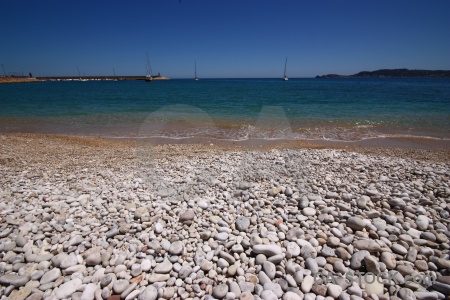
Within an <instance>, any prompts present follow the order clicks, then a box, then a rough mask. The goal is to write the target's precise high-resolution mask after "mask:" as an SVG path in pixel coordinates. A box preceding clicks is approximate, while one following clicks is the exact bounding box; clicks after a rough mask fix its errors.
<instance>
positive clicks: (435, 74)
mask: <svg viewBox="0 0 450 300" xmlns="http://www.w3.org/2000/svg"><path fill="white" fill-rule="evenodd" d="M366 77H427V78H450V71H445V70H408V69H381V70H377V71H372V72H370V71H362V72H359V73H357V74H353V75H337V74H328V75H322V76H319V75H317V76H316V78H366Z"/></svg>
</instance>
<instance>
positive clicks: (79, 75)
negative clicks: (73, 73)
mask: <svg viewBox="0 0 450 300" xmlns="http://www.w3.org/2000/svg"><path fill="white" fill-rule="evenodd" d="M77 71H78V77H79V78H80V79H79V81H88V80H87V79H86V78H84V79H82V78H81V74H80V69H79V68H78V65H77ZM85 77H86V76H85Z"/></svg>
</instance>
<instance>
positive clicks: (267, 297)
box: [261, 290, 278, 300]
mask: <svg viewBox="0 0 450 300" xmlns="http://www.w3.org/2000/svg"><path fill="white" fill-rule="evenodd" d="M261 299H263V300H278V297H277V295H275V293H274V292H272V291H270V290H264V291H263V292H262V293H261Z"/></svg>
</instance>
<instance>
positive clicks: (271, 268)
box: [263, 261, 277, 279]
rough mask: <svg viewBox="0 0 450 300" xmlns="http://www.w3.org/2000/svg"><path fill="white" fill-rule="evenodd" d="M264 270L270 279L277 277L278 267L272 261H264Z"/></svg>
mask: <svg viewBox="0 0 450 300" xmlns="http://www.w3.org/2000/svg"><path fill="white" fill-rule="evenodd" d="M263 270H264V272H265V273H266V275H267V276H268V277H269V278H270V279H274V278H275V274H276V272H277V269H276V267H275V265H274V264H273V263H271V262H270V261H265V262H264V263H263Z"/></svg>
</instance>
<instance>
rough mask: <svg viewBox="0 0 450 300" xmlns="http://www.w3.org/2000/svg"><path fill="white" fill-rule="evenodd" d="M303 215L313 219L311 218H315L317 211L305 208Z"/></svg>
mask: <svg viewBox="0 0 450 300" xmlns="http://www.w3.org/2000/svg"><path fill="white" fill-rule="evenodd" d="M302 213H303V215H305V216H308V217H311V216H315V215H316V210H315V209H314V208H312V207H305V208H304V209H303V210H302Z"/></svg>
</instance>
